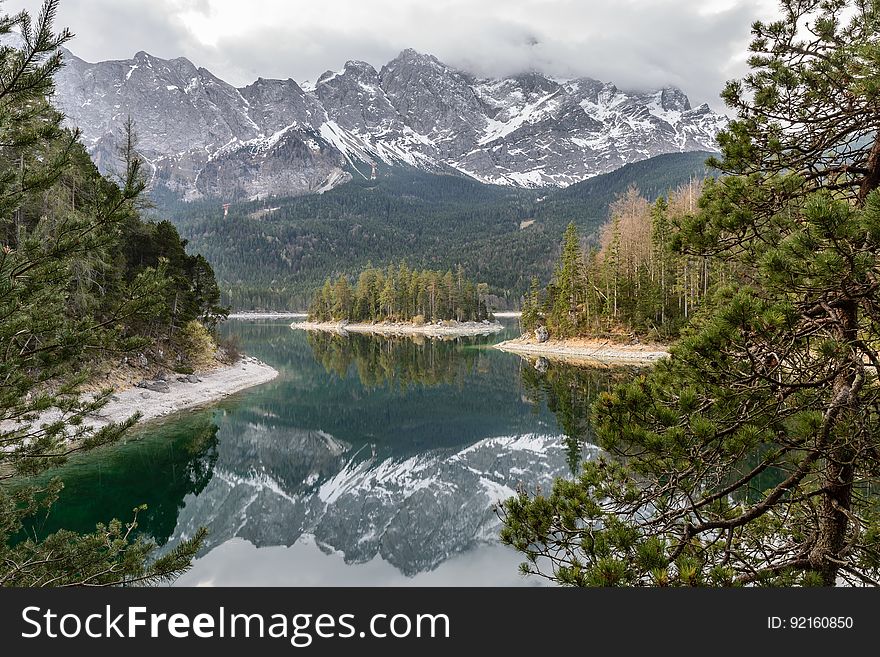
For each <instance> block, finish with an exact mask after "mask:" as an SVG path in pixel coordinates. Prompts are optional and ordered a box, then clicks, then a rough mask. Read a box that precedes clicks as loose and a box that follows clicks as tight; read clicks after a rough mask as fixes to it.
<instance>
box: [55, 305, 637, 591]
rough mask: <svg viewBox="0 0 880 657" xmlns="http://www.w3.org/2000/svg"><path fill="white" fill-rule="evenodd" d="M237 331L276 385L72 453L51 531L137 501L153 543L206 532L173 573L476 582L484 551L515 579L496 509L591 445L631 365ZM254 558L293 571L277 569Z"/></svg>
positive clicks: (485, 345)
mask: <svg viewBox="0 0 880 657" xmlns="http://www.w3.org/2000/svg"><path fill="white" fill-rule="evenodd" d="M230 324H231V325H230V326H229V327H228V328H227V330H234V331H236V332H238V333H239V334H240V335H241V337H242V342H243V345H244V347H245V349H246V350H248V351H249V352H250V353H253V354H254V355H256V356H257V357H259V358H262V359H263V360H266V361H267V362H269V363H271V364H272V365H273V366H275V367H276V368H278V369H279V371H280V372H281V375H280V376H279V378H278V379H276V380H275V381H272V382H271V383H268V384H266V385H264V386H261V387H259V388H255V389H252V390H250V391H247V392H245V393H242V394H240V395H236V396H234V397H232V398H229V399H228V400H226V401H224V402H223V403H222V404H220V405H218V406H216V407H214V408H213V409H211V410H206V411H202V412H200V413H198V414H195V415H191V416H189V417H185V418H181V419H178V420H175V421H172V422H169V423H166V424H164V425H161V426H153V427H149V428H147V429H146V430H143V431H142V434H141V435H142V439H141V440H139V441H132V442H131V443H129V444H128V445H125V446H122V447H120V448H117V449H114V450H106V451H105V452H103V453H101V454H93V455H91V456H90V457H88V459H82V460H80V461H79V462H78V463H77V464H76V465H75V466H71V467H70V468H68V469H67V471H66V472H65V474H64V476H65V478H66V479H67V481H68V482H69V483H68V491H71V490H75V491H77V493H76V494H75V495H70V496H67V494H66V493H65V495H63V496H62V500H61V503H59V505H58V506H57V507H56V510H55V511H53V513H57V514H58V517H56V518H55V519H54V522H55V523H56V525H57V526H75V527H76V528H83V529H87V528H88V527H89V526H93V525H94V522H96V521H99V520H106V519H108V518H109V517H112V516H113V515H116V516H117V517H127V516H128V514H129V513H130V510H131V508H133V507H134V506H135V505H137V504H139V503H141V502H147V503H148V504H149V505H150V510H149V511H148V515H147V516H145V517H144V519H143V520H144V522H143V524H142V530H143V531H144V532H145V533H147V534H148V535H149V536H152V537H154V538H155V539H156V540H157V542H159V543H160V544H161V545H163V546H164V549H170V547H171V546H173V545H174V544H176V543H177V542H178V541H179V540H180V539H181V538H183V537H186V536H190V535H192V533H193V532H194V531H195V530H196V528H198V527H200V526H207V527H208V529H209V532H210V533H209V537H208V540H207V543H206V546H205V549H204V551H203V553H202V557H201V558H200V559H199V560H198V561H197V562H196V564H195V567H194V568H193V570H192V571H191V573H190V574H188V575H187V577H186V578H185V579H184V580H183V581H182V583H208V582H210V583H216V584H225V583H251V584H270V583H279V579H281V580H283V581H286V582H288V583H312V584H321V583H334V582H338V581H339V580H340V574H339V569H340V568H342V569H343V570H345V569H348V568H351V569H352V570H351V575H352V578H353V580H352V581H358V580H357V578H358V577H362V578H363V581H362V583H372V584H383V583H384V584H390V583H397V582H399V581H400V578H402V577H403V578H416V580H413V581H425V578H427V579H428V580H429V581H431V582H435V583H436V582H437V577H439V575H437V577H434V576H432V577H428V576H427V573H441V572H442V573H444V575H443V577H444V578H446V579H448V580H449V581H448V582H447V583H450V584H456V583H458V584H472V583H475V582H474V581H473V567H472V564H474V563H478V562H480V563H483V562H484V563H486V564H495V567H496V568H497V572H494V573H492V572H489V571H487V572H486V573H485V577H484V578H483V579H482V580H480V581H483V582H485V583H510V584H513V583H517V581H519V580H518V578H517V576H516V568H515V564H516V563H517V560H518V557H517V556H516V554H515V553H514V552H512V551H508V550H507V548H503V547H501V546H500V545H498V544H497V535H498V529H499V527H498V521H497V518H496V517H495V515H494V513H493V511H492V505H493V503H494V502H496V501H499V500H501V499H504V498H506V497H507V496H509V495H512V494H513V493H514V491H515V489H516V487H517V486H519V485H523V486H527V487H530V488H534V487H535V486H541V487H542V488H544V489H548V488H549V487H550V486H551V485H552V482H553V480H554V478H556V477H564V476H570V473H571V472H572V469H573V466H574V465H575V464H576V462H578V461H580V459H582V458H590V457H591V456H593V454H594V450H593V448H592V447H591V446H590V444H589V443H590V428H589V424H588V418H587V412H588V407H589V403H590V402H591V400H592V399H593V398H594V397H595V395H596V394H598V392H599V391H601V390H604V389H607V388H608V387H609V386H610V385H611V384H612V382H613V381H614V380H615V379H616V377H619V376H625V375H626V373H615V372H611V371H609V370H584V369H579V368H573V367H570V366H565V365H559V364H548V363H540V364H539V366H538V367H537V368H536V367H535V363H533V362H528V361H524V360H522V359H520V358H519V357H518V356H514V355H511V354H506V353H502V352H499V351H497V350H494V349H491V348H489V345H490V344H491V343H492V342H493V341H494V340H497V338H494V339H493V338H467V339H461V340H454V341H440V340H425V341H412V340H409V339H405V338H390V339H389V338H381V337H374V336H364V335H354V336H348V337H343V336H337V335H331V334H327V335H320V334H318V335H308V334H305V333H303V332H301V331H292V330H290V329H289V328H288V326H287V323H286V322H235V323H230ZM516 332H517V331H516V328H515V327H514V326H511V327H510V329H509V333H510V334H514V333H516ZM71 484H72V485H73V486H74V488H73V489H71V488H70V487H71ZM84 491H88V492H84ZM87 499H88V500H89V501H90V503H89V504H84V503H82V500H87ZM74 501H76V502H74ZM72 521H75V522H72ZM47 523H48V521H47ZM46 527H48V524H47V525H46ZM489 554H491V555H494V556H491V557H487V556H486V555H489ZM501 554H503V555H505V556H504V557H501V556H499V555H501ZM322 555H323V556H322ZM264 556H265V557H267V558H268V557H270V556H271V559H272V563H274V564H275V568H276V570H277V568H284V569H287V570H289V572H286V573H285V574H284V576H283V577H281V576H280V575H277V576H276V577H275V579H274V580H273V579H272V577H271V576H269V575H267V573H268V572H270V571H271V570H272V569H268V570H267V568H268V566H267V568H262V567H261V566H260V564H257V563H256V561H257V560H259V561H260V563H263V562H262V559H263V557H264ZM248 559H252V560H254V562H255V563H254V564H253V567H252V568H250V569H248V568H246V567H244V566H243V565H242V561H244V562H247V560H248ZM266 563H268V562H266ZM242 568H244V570H242ZM487 568H488V569H489V570H491V568H492V567H491V566H488V565H487ZM392 573H396V574H395V575H393V576H392ZM343 579H344V578H343ZM444 581H446V580H444Z"/></svg>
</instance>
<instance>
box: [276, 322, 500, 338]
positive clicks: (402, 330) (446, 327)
mask: <svg viewBox="0 0 880 657" xmlns="http://www.w3.org/2000/svg"><path fill="white" fill-rule="evenodd" d="M290 328H292V329H294V330H301V331H326V332H331V333H342V334H344V333H373V334H376V335H424V336H428V337H463V336H468V335H490V334H492V333H498V332H499V331H503V330H504V327H503V326H502V325H501V324H499V323H497V322H489V321H482V322H455V321H451V322H450V321H446V322H434V323H433V324H432V323H428V324H412V323H404V322H400V323H398V322H380V323H376V324H349V323H347V322H294V323H293V324H291V325H290Z"/></svg>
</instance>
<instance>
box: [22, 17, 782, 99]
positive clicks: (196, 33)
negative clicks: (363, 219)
mask: <svg viewBox="0 0 880 657" xmlns="http://www.w3.org/2000/svg"><path fill="white" fill-rule="evenodd" d="M39 4H40V2H39V0H8V1H7V2H6V3H5V9H6V11H15V10H18V9H19V8H22V7H24V8H28V9H31V10H35V9H36V8H37V7H38V6H39ZM775 13H776V3H775V2H774V0H616V1H615V2H607V1H602V0H481V1H480V2H473V0H431V1H430V2H425V1H424V0H370V2H364V1H363V0H360V1H358V0H320V1H318V2H315V1H314V0H309V1H308V2H304V1H302V0H293V1H291V0H246V1H245V2H242V1H241V0H62V3H61V8H60V12H59V24H61V25H65V26H69V27H70V28H71V29H72V30H73V31H74V32H75V33H76V34H77V38H76V40H75V41H73V42H72V43H71V44H70V48H71V50H73V51H74V52H75V53H76V54H77V55H79V56H81V57H83V58H85V59H87V60H90V61H96V60H101V59H124V58H128V57H131V56H132V55H133V54H134V53H135V52H136V51H138V50H146V51H148V52H150V53H152V54H154V55H157V56H159V57H169V58H170V57H178V56H186V57H189V58H190V59H192V60H193V61H194V62H195V63H196V64H197V65H200V66H205V67H206V68H208V69H210V70H211V71H212V72H213V73H215V74H216V75H218V76H220V77H222V78H224V79H226V80H228V81H229V82H232V83H234V84H239V85H242V84H247V83H249V82H251V81H252V80H253V79H255V78H256V77H258V76H262V77H281V78H287V77H292V78H294V79H296V80H300V81H302V80H306V79H312V80H313V79H315V78H317V77H318V76H319V75H320V74H321V73H322V72H323V71H325V70H328V69H333V70H335V69H338V68H340V67H341V65H342V64H343V63H344V62H345V61H346V60H348V59H362V60H365V61H368V62H370V63H371V64H373V65H374V66H376V67H377V68H379V67H381V66H382V64H384V63H385V62H387V61H388V60H389V59H391V58H393V57H394V56H395V55H396V54H397V53H398V52H400V50H402V49H404V48H407V47H412V48H416V49H417V50H420V51H423V52H430V53H432V54H434V55H436V56H437V57H439V58H440V59H442V60H443V61H445V62H447V63H448V64H450V65H452V66H457V67H460V68H464V69H466V70H468V71H471V72H473V73H475V74H477V75H505V74H511V73H517V72H522V71H525V70H537V71H541V72H543V73H546V74H549V75H555V76H558V77H576V76H590V77H595V78H598V79H601V80H604V81H610V82H614V83H615V84H617V85H618V86H619V87H621V88H627V89H646V88H656V87H660V86H664V85H667V84H672V85H676V86H679V87H681V88H682V89H683V90H684V91H685V92H686V93H688V95H690V96H691V100H692V102H694V103H695V104H696V103H700V102H709V103H710V104H711V105H713V106H714V107H716V108H720V101H719V100H718V94H719V92H720V91H721V88H722V86H723V84H724V82H725V80H727V79H730V78H733V77H739V76H741V75H742V74H743V73H744V72H745V63H744V56H743V55H744V53H745V48H746V45H747V43H748V40H749V26H750V25H751V23H752V22H753V21H754V20H755V19H766V18H770V17H772V16H774V15H775Z"/></svg>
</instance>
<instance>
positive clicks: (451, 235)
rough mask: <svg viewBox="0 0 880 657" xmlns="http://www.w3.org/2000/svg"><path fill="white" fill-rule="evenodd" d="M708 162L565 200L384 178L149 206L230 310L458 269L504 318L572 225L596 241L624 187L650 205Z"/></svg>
mask: <svg viewBox="0 0 880 657" xmlns="http://www.w3.org/2000/svg"><path fill="white" fill-rule="evenodd" d="M707 157H708V154H707V153H686V154H673V155H663V156H659V157H656V158H653V159H651V160H647V161H644V162H639V163H637V164H633V165H629V166H626V167H623V168H622V169H620V170H618V171H615V172H613V173H611V174H607V175H603V176H597V177H595V178H591V179H590V180H587V181H584V182H582V183H578V184H577V185H573V186H571V187H569V188H566V189H564V190H521V189H513V188H509V187H498V186H491V185H483V184H480V183H478V182H476V181H473V180H471V179H468V178H464V177H461V176H449V175H433V174H428V173H424V172H420V171H415V170H411V169H404V168H386V169H380V171H379V177H378V179H377V180H375V181H371V180H363V179H359V180H354V181H352V182H350V183H348V184H346V185H343V186H341V187H338V188H336V189H334V190H332V191H330V192H328V193H325V194H323V195H314V196H306V197H299V198H292V199H269V200H266V201H258V202H251V203H243V204H234V205H232V206H231V207H230V208H229V212H228V216H224V211H223V208H222V205H221V204H220V203H217V202H210V203H209V202H197V203H192V204H179V203H176V202H174V201H173V200H170V199H167V198H160V199H157V205H158V208H159V210H160V211H161V213H162V215H163V216H165V215H167V216H170V217H172V220H173V221H174V223H175V225H177V227H178V228H179V230H180V232H181V234H182V235H183V236H184V237H186V238H187V239H188V240H189V241H190V245H191V249H192V250H193V251H194V252H199V253H202V254H203V255H204V256H205V257H206V258H207V259H208V260H209V261H210V262H211V263H212V265H213V266H214V268H215V270H216V272H217V277H218V280H219V282H220V286H221V290H222V293H223V301H224V302H225V303H229V304H231V305H232V307H233V308H235V309H241V310H248V309H289V308H305V307H306V306H307V305H308V303H309V300H310V298H311V295H312V293H313V292H314V291H315V290H316V289H318V288H319V287H320V286H321V283H322V282H323V281H324V279H325V278H327V277H328V276H329V277H331V278H333V279H336V278H337V277H338V276H339V275H340V274H347V275H356V274H357V273H358V272H359V271H360V270H362V269H363V268H364V267H365V266H367V264H368V263H373V264H374V265H377V266H383V265H387V264H390V263H392V262H399V261H400V260H404V259H405V260H406V261H407V262H408V263H409V265H410V266H413V267H418V268H429V269H439V270H444V271H445V270H447V269H452V270H453V271H454V270H456V269H457V267H458V265H461V266H463V267H464V268H465V269H466V270H467V271H468V273H469V274H470V275H471V276H472V277H474V278H475V279H476V280H477V281H479V282H481V283H487V284H488V286H489V293H490V294H493V295H497V297H499V300H498V302H497V303H499V304H500V306H501V307H504V306H505V305H508V306H513V305H517V304H518V303H519V299H520V298H521V295H522V294H523V293H524V292H525V291H526V289H527V288H528V285H529V280H530V278H531V277H532V276H538V277H539V279H540V280H541V281H542V282H545V283H546V282H547V281H549V279H550V276H551V274H552V267H553V261H554V259H555V257H556V255H557V254H558V244H559V240H560V238H561V236H562V233H563V231H564V230H565V226H566V225H567V224H568V223H570V222H575V224H576V225H577V226H578V229H579V230H580V231H581V234H582V235H583V236H584V237H586V238H587V239H593V240H595V238H596V237H597V231H598V229H599V228H600V227H601V226H602V225H603V224H604V223H605V221H606V220H607V218H608V206H609V203H610V202H611V201H612V200H613V199H614V198H615V197H616V196H618V195H619V194H621V193H623V192H624V191H626V189H627V188H628V187H629V186H630V185H636V186H637V187H638V188H639V190H640V191H641V192H642V194H644V195H647V197H648V198H652V199H653V198H655V197H656V196H659V195H661V194H664V193H665V192H667V191H668V190H669V189H671V188H673V187H676V186H678V185H680V184H682V183H685V182H687V181H688V180H690V179H692V178H703V177H705V175H706V172H707V169H706V167H705V164H704V162H705V160H706V158H707Z"/></svg>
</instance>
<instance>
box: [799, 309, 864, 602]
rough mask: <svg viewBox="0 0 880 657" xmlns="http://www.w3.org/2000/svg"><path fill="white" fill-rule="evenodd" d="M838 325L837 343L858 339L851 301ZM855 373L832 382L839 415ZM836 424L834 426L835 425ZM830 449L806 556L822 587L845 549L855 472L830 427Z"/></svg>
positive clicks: (832, 578)
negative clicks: (839, 404)
mask: <svg viewBox="0 0 880 657" xmlns="http://www.w3.org/2000/svg"><path fill="white" fill-rule="evenodd" d="M838 312H839V321H840V323H841V331H840V333H841V336H840V337H841V339H842V341H843V342H844V343H846V344H851V343H852V342H853V341H854V340H856V339H857V337H858V308H857V305H856V303H855V302H854V301H849V302H847V304H846V305H845V306H844V307H843V308H841V309H840V310H839V311H838ZM855 378H856V373H855V369H854V367H853V366H852V365H848V366H847V367H846V368H845V369H844V371H843V372H841V373H840V375H839V376H838V380H837V381H836V382H835V386H834V395H833V399H835V400H837V399H839V398H840V395H846V399H845V401H844V402H843V403H844V404H845V408H844V409H843V411H842V412H844V413H845V412H846V411H847V410H849V409H851V408H852V405H853V402H854V400H853V399H852V395H853V384H854V382H855ZM835 424H837V423H835ZM830 440H831V443H832V444H831V445H828V446H827V448H826V451H827V454H828V456H827V457H826V458H825V469H824V471H823V472H822V473H821V481H822V487H823V489H824V491H825V492H824V493H823V494H822V497H821V502H820V506H819V525H818V534H817V536H816V543H815V545H814V546H813V549H812V551H811V552H810V562H811V565H812V567H813V569H814V570H815V571H816V572H817V573H818V574H819V575H820V577H821V578H822V584H823V586H835V585H836V584H837V573H838V571H839V570H840V566H839V565H838V563H837V562H839V561H843V559H842V555H841V552H842V551H843V550H844V548H845V547H846V533H847V530H848V529H849V515H848V513H849V511H850V508H851V506H852V493H853V483H854V480H855V468H854V465H853V456H854V453H853V448H852V446H851V445H850V444H849V443H848V442H842V443H840V444H837V445H835V444H834V443H835V441H836V440H837V439H836V438H835V437H834V427H833V426H832V427H831V429H830ZM818 447H819V449H822V446H821V445H819V446H818Z"/></svg>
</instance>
